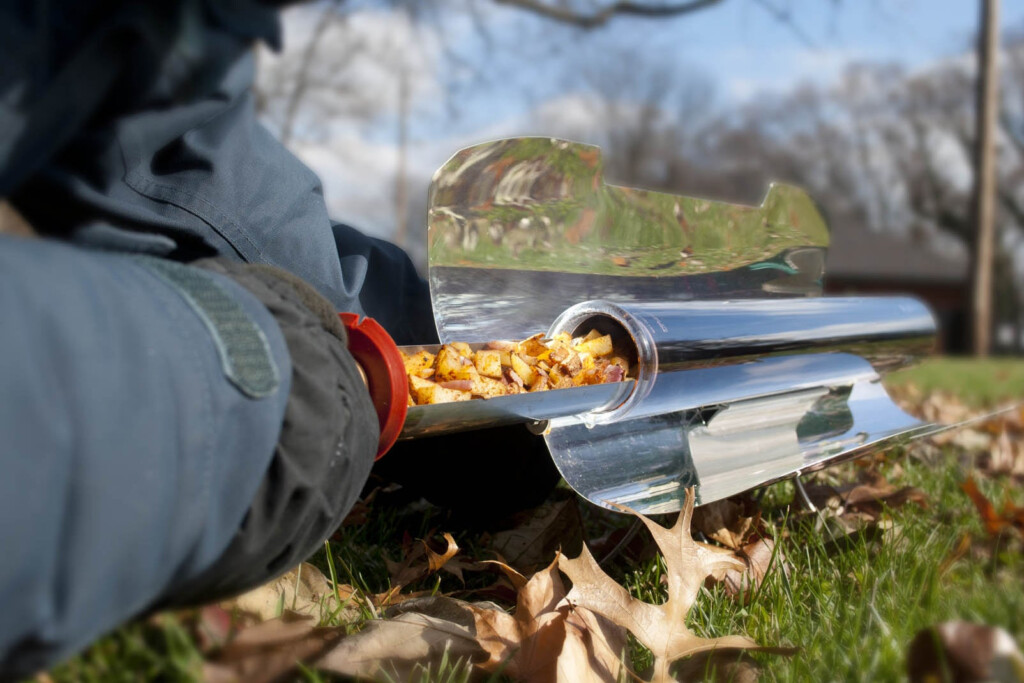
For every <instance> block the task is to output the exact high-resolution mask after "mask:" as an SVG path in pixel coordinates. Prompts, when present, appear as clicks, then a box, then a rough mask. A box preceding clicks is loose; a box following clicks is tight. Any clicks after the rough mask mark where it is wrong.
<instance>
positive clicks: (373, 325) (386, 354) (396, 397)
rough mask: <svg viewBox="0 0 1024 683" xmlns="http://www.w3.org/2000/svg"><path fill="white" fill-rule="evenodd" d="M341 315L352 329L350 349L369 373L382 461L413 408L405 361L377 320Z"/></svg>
mask: <svg viewBox="0 0 1024 683" xmlns="http://www.w3.org/2000/svg"><path fill="white" fill-rule="evenodd" d="M338 316H339V317H340V318H341V322H342V323H344V325H345V328H346V329H347V330H348V350H349V352H350V353H351V354H352V356H353V357H354V358H355V359H356V360H357V361H358V362H359V364H360V365H361V366H363V371H364V372H365V373H366V383H367V384H368V385H369V389H370V398H371V399H372V400H373V407H374V408H376V410H377V418H378V419H379V420H380V444H379V445H378V447H377V459H378V460H379V459H380V457H381V456H382V455H384V454H385V453H387V452H388V449H390V448H391V447H392V446H393V445H394V444H395V441H396V440H397V439H398V435H399V433H400V432H401V431H402V425H403V424H405V414H406V411H408V409H409V406H408V403H407V401H408V400H409V380H408V379H406V375H405V363H404V362H402V356H401V354H399V353H398V346H396V345H395V342H394V340H392V339H391V335H389V334H388V333H387V332H385V331H384V328H383V327H381V326H380V325H379V324H378V323H377V321H376V320H374V319H373V318H363V319H362V320H359V316H357V315H356V314H355V313H339V314H338Z"/></svg>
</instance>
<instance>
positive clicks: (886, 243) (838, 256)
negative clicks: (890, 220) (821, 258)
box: [825, 225, 969, 284]
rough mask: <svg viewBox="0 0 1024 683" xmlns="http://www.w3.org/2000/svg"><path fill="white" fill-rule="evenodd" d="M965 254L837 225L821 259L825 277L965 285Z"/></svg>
mask: <svg viewBox="0 0 1024 683" xmlns="http://www.w3.org/2000/svg"><path fill="white" fill-rule="evenodd" d="M968 273H969V259H968V256H967V253H966V251H960V252H954V253H950V252H947V251H939V250H938V249H936V248H935V246H934V245H933V244H929V243H928V242H915V241H912V240H911V239H909V238H907V237H904V236H902V235H897V234H893V233H883V232H873V231H871V230H870V229H868V228H865V227H862V226H857V227H853V226H842V225H837V226H835V227H833V230H832V240H831V245H830V246H829V249H828V256H827V257H826V259H825V277H826V280H827V279H828V278H843V279H872V280H878V281H886V282H930V283H936V284H940V283H942V284H957V283H961V282H966V281H967V279H968Z"/></svg>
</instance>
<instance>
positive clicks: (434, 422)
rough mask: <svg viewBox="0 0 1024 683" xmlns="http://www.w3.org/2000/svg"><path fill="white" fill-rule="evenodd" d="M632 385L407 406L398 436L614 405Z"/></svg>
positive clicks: (538, 418) (537, 419)
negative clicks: (407, 409) (403, 422)
mask: <svg viewBox="0 0 1024 683" xmlns="http://www.w3.org/2000/svg"><path fill="white" fill-rule="evenodd" d="M633 385H634V382H632V381H626V382H618V383H615V384H594V385H591V386H586V387H576V388H574V389H557V390H553V391H538V392H535V393H524V394H516V395H514V396H498V397H496V398H488V399H478V400H475V401H459V402H457V403H435V404H433V405H422V406H410V407H409V412H408V413H407V414H406V418H405V425H404V426H403V428H402V434H401V436H400V437H399V438H400V439H402V440H405V439H415V438H420V437H424V436H433V435H436V434H447V433H449V432H461V431H466V430H469V429H484V428H487V427H499V426H501V425H506V424H515V423H517V422H542V421H545V420H550V419H552V418H556V417H564V416H567V415H579V414H582V413H587V412H590V411H591V410H596V409H600V408H602V407H604V406H615V405H618V404H620V403H622V401H624V400H625V399H626V397H627V396H629V394H630V393H631V392H632V391H633Z"/></svg>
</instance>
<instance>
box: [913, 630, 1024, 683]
mask: <svg viewBox="0 0 1024 683" xmlns="http://www.w3.org/2000/svg"><path fill="white" fill-rule="evenodd" d="M907 676H908V677H909V679H910V681H911V683H930V682H931V681H957V682H958V683H960V682H964V683H969V682H971V681H979V682H980V681H990V682H995V683H1024V655H1022V654H1021V651H1020V649H1019V648H1018V647H1017V644H1016V643H1015V642H1013V638H1012V637H1011V636H1010V634H1009V633H1007V632H1006V631H1004V630H1003V629H1001V628H997V627H993V626H986V625H984V624H972V623H969V622H966V621H947V622H944V623H942V624H937V625H936V626H932V627H930V628H926V629H924V630H922V631H921V632H919V633H918V634H917V635H916V636H914V639H913V640H912V641H911V642H910V646H909V647H908V648H907Z"/></svg>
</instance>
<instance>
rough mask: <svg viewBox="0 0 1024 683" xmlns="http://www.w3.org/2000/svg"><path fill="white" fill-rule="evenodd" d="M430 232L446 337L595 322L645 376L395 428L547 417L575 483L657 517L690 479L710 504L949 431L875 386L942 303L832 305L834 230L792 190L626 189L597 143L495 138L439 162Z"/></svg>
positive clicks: (415, 431) (927, 332)
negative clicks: (721, 199) (719, 198)
mask: <svg viewBox="0 0 1024 683" xmlns="http://www.w3.org/2000/svg"><path fill="white" fill-rule="evenodd" d="M428 225H429V237H428V245H429V263H430V273H429V279H430V287H431V299H432V302H433V305H434V315H435V320H436V323H437V328H438V333H439V336H440V339H441V340H442V341H443V342H451V341H468V342H483V341H487V340H492V339H511V338H525V337H529V336H531V335H533V334H534V333H536V332H538V331H540V330H545V329H547V330H548V334H549V335H551V334H555V333H557V332H562V331H566V332H570V333H573V334H575V333H578V332H580V331H585V330H588V329H590V328H597V329H599V330H600V331H601V332H602V333H608V334H612V335H613V339H614V340H615V341H616V342H617V346H618V347H619V348H620V349H621V348H622V347H624V346H625V347H628V348H629V349H631V351H632V357H631V361H630V362H631V363H632V364H633V365H632V368H631V371H630V376H631V377H633V378H635V379H634V380H633V381H629V382H625V383H621V384H618V385H599V386H594V387H578V388H573V389H563V390H559V391H549V392H543V393H542V394H520V395H515V396H506V397H499V398H495V399H489V400H478V401H469V402H459V403H454V404H444V405H429V406H416V407H413V408H410V410H409V417H408V419H407V421H406V425H405V430H404V431H403V435H402V438H413V437H418V436H428V435H431V434H437V433H442V432H447V431H453V430H458V429H470V428H478V427H483V426H492V425H497V424H505V423H508V422H527V421H528V422H537V423H541V424H547V426H548V428H547V431H546V432H545V438H546V439H547V443H548V447H549V449H550V451H551V454H552V457H553V459H554V461H555V463H556V465H557V466H558V468H559V469H560V470H561V472H562V474H563V476H564V477H565V479H566V481H567V482H568V483H569V484H570V485H571V486H572V487H573V488H575V489H576V491H578V492H579V493H580V494H582V495H583V496H585V497H586V498H588V499H589V500H591V501H593V502H595V503H597V504H600V505H608V504H609V503H622V504H626V505H629V506H631V507H633V508H634V509H637V510H639V511H642V512H647V513H654V512H671V511H674V510H678V509H679V508H680V506H681V505H682V502H683V492H684V490H685V489H686V488H687V487H689V486H696V487H697V491H698V501H700V502H709V501H712V500H716V499H719V498H722V497H725V496H729V495H732V494H734V493H738V492H740V491H744V490H746V489H749V488H752V487H756V486H760V485H763V484H767V483H770V482H773V481H776V480H778V479H781V478H784V477H788V476H792V475H794V474H797V473H800V472H805V471H808V470H813V469H817V468H820V467H824V466H826V465H827V464H830V463H833V462H838V461H840V460H843V459H846V458H850V457H854V456H856V455H860V454H862V453H865V452H869V451H871V450H872V449H875V448H880V447H883V446H886V445H890V444H892V443H893V442H894V441H895V440H898V439H901V438H910V437H913V436H918V435H922V434H925V433H929V432H933V431H936V430H938V429H941V428H940V427H936V426H935V425H928V424H924V423H921V422H919V421H918V420H916V419H914V418H912V417H911V416H909V415H907V414H905V413H904V412H903V411H901V410H900V409H899V408H897V407H896V405H895V404H893V402H892V401H891V400H890V398H889V396H888V395H887V394H886V392H885V390H884V388H883V387H882V385H881V382H880V373H884V372H887V371H889V370H892V369H894V368H897V367H900V366H902V365H905V364H907V363H908V362H910V361H912V360H913V359H914V358H916V357H918V356H920V355H921V354H923V353H926V352H927V351H928V350H929V348H930V346H931V343H932V340H933V338H934V334H935V322H934V319H933V318H932V316H931V313H930V312H929V311H928V309H927V308H926V307H925V306H924V305H923V304H921V303H920V302H918V301H916V300H914V299H908V298H819V297H818V295H820V294H821V281H822V276H823V272H824V254H825V248H826V247H827V245H828V234H827V229H826V227H825V224H824V222H823V221H822V218H821V215H820V214H819V213H818V211H817V210H816V208H815V206H814V204H813V203H812V202H811V200H810V199H809V198H808V197H807V196H806V195H805V194H804V193H803V192H802V191H800V190H797V189H795V188H792V187H787V186H781V185H776V186H772V187H771V188H770V190H769V192H768V195H767V196H766V198H765V200H764V202H763V203H762V205H761V206H760V207H746V206H735V205H730V204H724V203H716V202H710V201H707V200H702V199H692V198H687V197H679V196H674V195H668V194H661V193H656V192H646V191H642V190H634V189H629V188H623V187H615V186H612V185H606V184H605V183H604V178H603V174H602V162H601V154H600V151H599V150H598V149H597V148H595V147H590V146H586V145H580V144H576V143H570V142H564V141H561V140H553V139H549V138H520V139H511V140H500V141H496V142H490V143H486V144H482V145H478V146H476V147H471V148H469V149H466V150H463V151H461V152H459V153H458V154H456V155H455V156H454V157H452V159H451V160H450V161H449V162H448V163H447V164H445V166H444V167H443V168H441V169H440V170H439V171H438V172H437V174H436V175H435V177H434V181H433V183H432V186H431V191H430V208H429V217H428ZM579 302H583V303H579ZM552 321H554V323H552ZM549 326H550V327H549Z"/></svg>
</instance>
